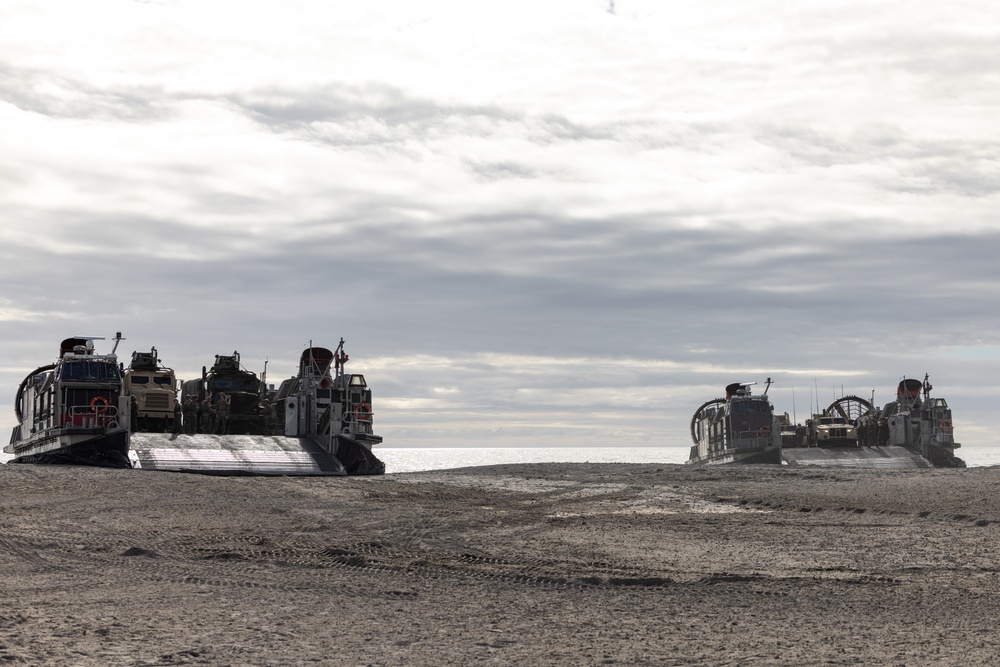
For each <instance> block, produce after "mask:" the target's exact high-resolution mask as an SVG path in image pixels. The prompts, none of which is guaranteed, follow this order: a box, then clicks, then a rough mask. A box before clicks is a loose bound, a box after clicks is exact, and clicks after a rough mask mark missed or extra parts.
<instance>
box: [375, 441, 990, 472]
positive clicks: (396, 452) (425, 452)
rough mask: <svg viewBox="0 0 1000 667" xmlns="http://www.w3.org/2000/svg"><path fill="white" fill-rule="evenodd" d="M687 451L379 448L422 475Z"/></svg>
mask: <svg viewBox="0 0 1000 667" xmlns="http://www.w3.org/2000/svg"><path fill="white" fill-rule="evenodd" d="M689 452H690V448H688V447H518V448H500V447H441V448H433V449H431V448H428V449H420V448H405V447H399V448H392V447H376V448H375V454H376V455H377V456H378V457H379V458H380V459H382V461H384V462H385V469H386V472H389V473H395V472H420V471H422V470H443V469H446V468H464V467H467V466H486V465H497V464H501V463H684V462H685V461H687V458H688V454H689ZM958 456H959V457H960V458H962V459H963V460H964V461H965V463H966V465H968V466H969V467H970V468H978V467H984V466H995V465H1000V446H976V447H965V448H962V449H960V450H958Z"/></svg>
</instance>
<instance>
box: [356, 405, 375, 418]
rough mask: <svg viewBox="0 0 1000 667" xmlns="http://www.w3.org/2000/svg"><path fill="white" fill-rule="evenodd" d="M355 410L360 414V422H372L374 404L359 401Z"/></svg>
mask: <svg viewBox="0 0 1000 667" xmlns="http://www.w3.org/2000/svg"><path fill="white" fill-rule="evenodd" d="M354 412H355V413H356V414H357V415H358V421H359V422H370V421H371V420H372V406H370V405H368V404H367V403H358V404H357V405H355V406H354Z"/></svg>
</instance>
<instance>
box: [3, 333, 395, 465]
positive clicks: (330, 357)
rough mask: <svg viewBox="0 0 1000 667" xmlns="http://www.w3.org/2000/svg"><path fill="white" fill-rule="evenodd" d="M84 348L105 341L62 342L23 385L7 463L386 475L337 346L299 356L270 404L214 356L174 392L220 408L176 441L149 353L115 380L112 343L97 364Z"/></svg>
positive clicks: (167, 374)
mask: <svg viewBox="0 0 1000 667" xmlns="http://www.w3.org/2000/svg"><path fill="white" fill-rule="evenodd" d="M94 340H103V339H101V338H98V337H93V336H75V337H72V338H68V339H66V340H64V341H63V342H62V344H61V346H60V355H59V358H58V359H57V361H56V363H54V364H49V365H46V366H41V367H39V368H37V369H35V370H34V371H33V372H31V373H29V374H28V376H27V377H25V379H24V380H23V381H22V382H21V385H20V387H19V389H18V392H17V398H16V400H15V406H14V407H15V412H16V414H17V419H18V424H17V426H15V427H14V429H13V432H12V434H11V440H10V444H9V445H8V446H7V447H5V448H4V451H5V452H8V453H11V454H13V455H14V458H13V461H12V462H15V463H74V464H86V465H98V466H114V467H126V468H127V467H134V468H140V469H144V470H164V471H177V472H196V473H204V474H214V475H377V474H382V473H384V472H385V465H384V464H383V463H382V461H380V460H379V459H378V458H377V457H376V456H375V455H374V454H373V453H372V451H371V448H372V446H373V445H375V444H377V443H380V442H381V441H382V438H381V437H380V436H377V435H375V434H374V432H373V430H372V409H371V401H372V398H371V396H372V395H371V389H369V388H368V385H367V383H366V382H365V379H364V376H362V375H359V374H348V373H345V372H344V364H345V363H346V362H347V359H348V357H347V354H346V353H345V352H344V349H343V348H344V341H343V339H341V341H340V345H339V346H338V347H337V350H336V352H331V351H330V350H327V349H326V348H320V347H309V348H308V349H307V350H305V351H304V352H303V353H302V356H301V359H300V362H299V372H298V374H297V375H296V376H293V377H292V378H290V379H288V380H286V381H285V382H284V383H282V387H281V389H280V390H279V391H278V392H277V395H276V396H274V399H275V402H274V403H272V401H271V398H272V397H271V396H270V395H269V392H268V391H267V388H266V385H265V384H264V382H263V381H262V380H260V379H258V378H257V376H256V374H254V373H252V372H250V371H247V370H245V369H242V368H241V367H240V364H239V354H238V353H234V354H233V355H232V356H223V355H219V356H217V357H216V363H215V365H213V367H212V370H211V372H208V371H207V370H206V369H202V377H201V379H200V380H195V381H192V382H188V383H184V387H185V393H186V394H187V396H185V398H191V399H192V400H195V397H197V398H198V399H200V400H199V401H198V404H199V405H201V404H202V403H205V399H206V398H209V399H214V401H215V403H216V405H218V401H219V400H220V399H221V400H222V402H223V403H222V405H220V406H219V407H220V408H221V410H220V414H219V415H217V419H216V420H215V421H214V422H212V426H211V428H205V426H206V425H207V424H208V422H203V423H202V424H201V425H200V427H195V428H192V429H191V432H190V433H184V432H182V428H181V426H182V424H181V422H182V421H183V420H182V419H181V418H180V414H181V412H182V411H181V410H180V408H179V404H178V403H177V390H178V387H177V383H176V380H175V378H174V376H173V371H172V370H170V369H168V368H165V367H163V366H161V365H160V364H159V359H158V358H157V353H156V348H153V349H152V352H151V353H150V354H148V355H147V354H145V353H135V354H133V360H132V364H131V365H130V367H129V369H128V370H127V371H125V369H123V368H122V365H121V364H119V363H118V362H117V357H116V356H115V350H117V347H118V343H119V342H120V341H121V340H124V339H122V337H121V334H120V333H119V334H117V336H116V337H115V350H113V351H112V352H111V354H107V355H98V354H96V353H95V351H94V342H93V341H94ZM331 368H332V372H331ZM123 372H124V376H123ZM157 378H159V380H158V379H157ZM211 402H212V401H211V400H210V401H208V402H207V403H206V405H207V404H209V403H211ZM275 407H278V408H279V409H280V415H279V414H276V412H275ZM189 426H192V427H194V426H195V424H194V422H193V421H191V422H189ZM164 431H173V432H172V433H169V432H164ZM205 431H208V432H205Z"/></svg>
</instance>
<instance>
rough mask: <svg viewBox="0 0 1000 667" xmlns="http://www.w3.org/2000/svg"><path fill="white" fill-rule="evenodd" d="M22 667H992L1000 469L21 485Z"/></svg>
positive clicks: (13, 540)
mask: <svg viewBox="0 0 1000 667" xmlns="http://www.w3.org/2000/svg"><path fill="white" fill-rule="evenodd" d="M0 489H2V494H0V498H2V500H0V503H2V509H0V526H2V530H0V568H2V569H0V593H2V596H3V600H4V603H3V606H2V607H0V660H2V661H4V662H6V663H9V664H26V665H85V666H89V665H95V666H96V665H193V664H207V665H303V664H331V665H334V664H335V665H466V664H498V665H502V664H524V665H529V664H530V665H536V664H537V665H581V664H582V665H611V664H621V665H692V664H705V665H749V664H753V665H861V664H864V665H882V664H884V665H968V664H987V663H992V662H995V660H996V655H997V651H998V649H1000V638H998V635H997V632H996V629H995V619H996V618H997V617H998V616H1000V595H998V592H1000V585H998V583H1000V581H998V571H1000V562H998V547H1000V493H998V489H1000V469H996V468H977V469H967V470H913V471H894V472H880V471H874V470H829V469H828V470H822V469H788V468H780V467H776V466H745V467H729V468H721V467H720V468H712V469H706V468H700V469H699V468H691V467H685V466H673V465H655V464H531V465H508V466H495V467H480V468H465V469H456V470H447V471H433V472H423V473H407V474H396V475H386V476H384V477H369V478H250V477H242V478H239V477H231V478H220V477H206V476H197V475H183V474H170V473H154V472H143V471H128V470H108V469H97V468H79V467H58V466H31V465H4V466H0Z"/></svg>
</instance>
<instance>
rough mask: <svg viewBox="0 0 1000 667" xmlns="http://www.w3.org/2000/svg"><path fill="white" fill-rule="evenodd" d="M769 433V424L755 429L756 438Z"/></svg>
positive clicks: (764, 436) (763, 436)
mask: <svg viewBox="0 0 1000 667" xmlns="http://www.w3.org/2000/svg"><path fill="white" fill-rule="evenodd" d="M769 435H771V427H770V426H761V427H760V428H759V429H757V437H758V438H766V437H767V436H769Z"/></svg>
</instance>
